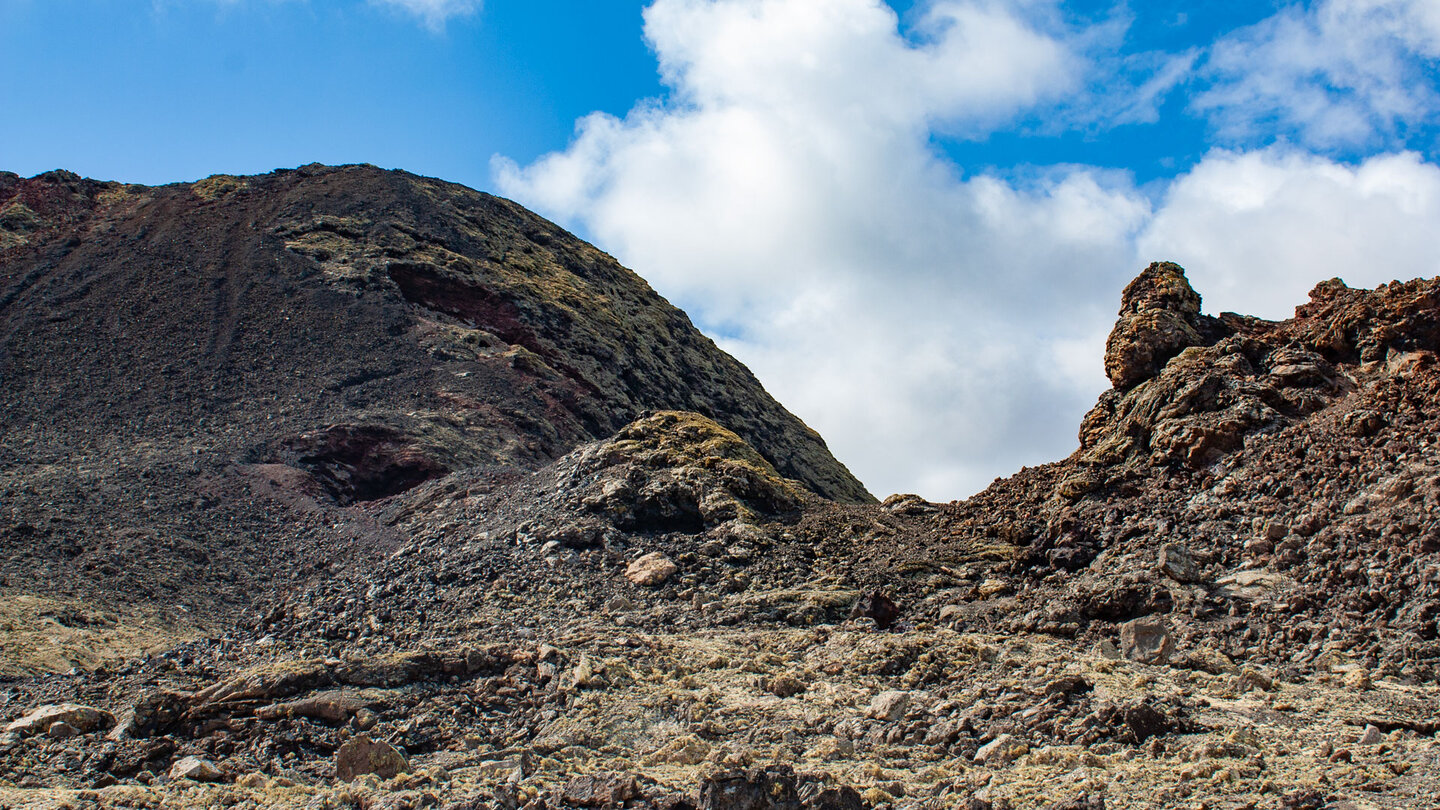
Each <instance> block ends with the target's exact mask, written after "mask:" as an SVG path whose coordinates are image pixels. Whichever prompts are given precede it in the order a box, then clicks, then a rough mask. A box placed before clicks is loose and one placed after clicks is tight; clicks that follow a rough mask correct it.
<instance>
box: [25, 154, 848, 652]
mask: <svg viewBox="0 0 1440 810" xmlns="http://www.w3.org/2000/svg"><path fill="white" fill-rule="evenodd" d="M0 233H3V234H4V235H5V236H4V239H3V241H0V379H3V380H4V385H3V386H0V549H3V551H4V553H3V554H0V560H3V562H0V577H3V579H0V590H3V592H4V593H5V594H6V597H5V598H6V599H15V598H17V597H19V596H21V595H24V596H27V597H35V598H39V599H45V600H52V602H53V603H54V604H53V605H52V604H46V605H43V606H39V607H38V608H37V609H36V610H34V611H27V612H25V613H24V615H19V616H16V617H14V620H15V621H17V622H27V623H28V622H43V621H44V619H45V615H46V614H47V612H53V613H54V614H55V615H54V619H55V621H56V622H58V623H59V624H60V625H61V626H62V627H63V628H65V630H66V632H67V634H69V635H73V636H75V638H74V640H73V641H71V640H70V639H66V640H65V647H64V648H63V649H60V650H53V651H52V650H47V649H46V644H45V643H44V640H43V639H44V638H45V637H47V634H46V633H42V632H41V628H40V627H38V626H37V627H36V633H35V635H34V636H33V637H32V638H33V641H34V642H35V643H34V646H33V647H30V646H22V647H17V648H16V649H15V650H14V651H10V650H7V651H6V654H5V656H4V657H5V658H6V659H10V660H0V668H3V669H5V670H9V671H15V670H16V669H22V670H32V671H33V670H34V669H39V668H57V669H61V670H63V669H66V668H68V666H69V663H68V662H67V659H69V661H71V662H73V661H80V660H85V659H87V658H88V655H87V650H88V649H97V648H98V649H102V650H103V649H106V648H108V647H112V646H113V647H125V646H127V641H128V640H129V639H130V638H132V637H133V638H136V639H137V641H139V642H140V643H136V644H134V646H130V649H132V650H134V649H143V647H144V646H145V643H144V641H149V640H150V638H151V636H152V635H153V633H152V632H151V631H152V630H154V629H158V628H165V629H166V630H167V632H168V633H171V634H173V633H174V632H176V631H177V630H180V629H181V628H187V627H188V628H190V629H191V630H192V632H204V631H205V630H206V629H209V628H213V627H218V626H220V624H223V622H225V621H228V620H230V619H233V616H234V613H235V611H236V610H237V609H239V608H241V607H243V606H244V605H245V604H247V603H248V602H249V601H250V600H251V598H252V595H253V594H254V593H256V592H265V591H268V590H270V589H273V588H285V587H289V586H290V585H291V584H293V583H294V582H295V581H303V580H305V579H308V578H311V577H313V576H316V575H319V576H323V575H324V572H325V571H326V570H327V568H328V566H330V565H335V564H341V563H343V561H344V560H346V559H347V558H351V557H354V556H356V555H359V556H364V555H366V554H369V553H372V552H373V551H374V550H377V549H383V548H385V547H387V546H392V545H393V544H395V543H396V542H397V541H398V540H399V538H398V537H396V536H395V535H393V534H390V533H387V532H385V531H384V530H381V529H378V528H377V527H376V526H374V524H373V521H370V520H369V519H368V518H367V517H366V516H365V515H364V514H363V513H360V512H352V513H349V514H345V515H343V516H340V517H338V518H334V517H327V516H326V513H327V512H328V511H329V509H328V507H329V506H330V505H331V504H334V505H338V506H350V505H357V504H360V505H363V504H373V503H378V502H383V501H384V500H385V499H387V498H393V497H394V496H396V495H397V494H400V493H402V492H405V491H407V490H409V489H411V488H413V487H415V486H418V485H420V484H422V483H424V482H427V481H432V480H435V479H437V478H442V477H444V476H445V475H446V474H448V473H450V472H451V471H454V470H459V469H470V470H474V469H484V470H488V471H489V473H490V475H491V476H492V477H498V478H501V479H503V478H504V477H505V476H510V475H515V474H521V473H524V472H527V471H530V470H534V469H537V468H539V467H542V466H544V465H545V464H548V463H550V462H551V461H553V460H555V459H557V458H559V457H561V456H563V455H565V454H566V453H568V452H569V451H570V450H572V449H574V448H575V447H577V446H579V445H581V444H583V443H586V442H591V441H594V440H597V439H604V438H608V437H610V436H612V435H613V434H614V433H615V432H616V431H618V430H619V429H620V428H622V427H624V426H625V425H626V424H627V423H629V422H631V421H632V420H634V419H636V418H637V417H639V416H641V415H643V414H644V413H646V412H648V411H651V410H663V409H680V410H684V411H690V412H696V413H699V414H703V415H704V416H706V417H708V418H710V419H713V420H715V421H716V422H717V423H718V424H720V425H723V426H724V427H725V428H726V429H727V430H729V431H733V432H734V434H735V435H737V436H739V437H741V439H743V441H744V442H748V443H749V447H754V448H761V449H760V450H758V451H756V450H750V449H748V447H747V452H749V453H751V454H752V455H756V454H757V452H758V456H763V457H764V459H765V461H764V464H765V465H766V466H773V467H774V468H775V469H777V470H779V471H780V472H781V473H782V474H783V475H785V476H788V477H790V478H793V479H795V480H797V481H799V482H800V486H802V487H804V488H808V489H810V490H811V491H814V492H817V493H819V494H821V495H823V496H825V497H830V498H834V499H838V500H842V501H867V500H869V499H870V496H869V495H868V493H866V491H865V490H864V488H863V487H862V486H861V485H860V484H859V482H858V481H856V480H855V479H854V477H853V476H851V475H850V474H849V473H848V472H847V471H846V470H845V468H844V467H843V466H842V465H840V464H839V463H838V462H837V461H835V459H834V458H832V457H831V456H830V454H829V452H828V451H827V450H826V448H825V445H824V443H823V442H822V441H821V440H820V438H819V436H817V435H816V434H815V433H814V432H813V431H811V430H810V429H809V428H807V427H806V426H805V425H804V424H802V423H801V422H800V421H799V420H798V419H796V418H795V417H794V416H792V415H791V414H789V413H788V412H786V411H785V410H784V409H783V408H782V407H781V406H780V405H778V404H777V403H776V402H775V401H774V400H773V399H771V398H770V397H769V396H768V395H767V394H766V393H765V392H764V390H763V389H762V388H761V387H760V385H759V383H758V382H757V381H756V380H755V378H754V377H753V375H751V374H750V372H749V371H748V370H746V369H745V368H744V367H743V366H741V365H740V364H739V363H737V362H736V361H735V360H734V359H733V358H731V357H729V356H728V355H726V354H725V353H723V352H721V351H720V350H719V349H717V348H716V347H715V345H714V344H713V343H712V342H711V341H710V340H709V339H707V338H706V337H704V336H703V335H701V334H700V333H699V332H698V331H697V330H696V329H694V327H693V326H692V325H691V324H690V322H689V320H688V319H687V318H686V316H685V315H684V313H682V312H680V311H679V310H677V309H675V308H674V307H672V306H670V305H669V304H668V303H666V302H665V301H664V300H663V299H662V298H660V297H659V296H658V295H656V294H655V292H654V291H652V290H651V289H650V288H649V287H648V286H647V285H646V284H645V283H644V282H643V281H642V280H641V279H639V278H638V277H637V276H636V275H635V274H634V273H632V272H630V271H629V270H627V269H625V268H623V267H621V266H620V265H619V264H617V263H616V262H615V260H614V259H612V258H611V257H609V256H607V255H605V254H603V253H601V252H600V251H598V250H596V249H595V248H593V247H591V246H589V245H586V244H584V243H582V242H580V241H579V240H577V239H575V238H574V237H573V236H571V235H569V234H567V233H565V232H564V231H562V230H560V229H559V228H558V227H556V226H555V225H553V224H551V223H549V222H546V221H545V220H543V219H540V218H539V217H537V216H535V215H533V214H531V213H529V212H528V211H525V210H524V209H522V208H520V207H519V206H517V205H515V204H514V203H511V202H509V201H506V200H503V199H499V198H496V197H492V196H490V195H487V194H482V193H479V192H475V191H472V190H470V189H466V188H463V187H461V186H457V185H453V184H449V183H443V182H440V181H438V180H432V179H428V178H421V177H416V176H414V175H410V174H406V173H403V172H392V171H382V170H380V169H376V168H373V167H368V166H350V167H341V168H328V167H322V166H307V167H304V168H301V169H298V170H294V171H278V172H275V173H272V174H269V175H264V176H257V177H227V176H216V177H212V178H209V179H207V180H203V181H200V182H198V183H190V184H177V185H172V186H164V187H158V188H149V187H143V186H136V185H124V184H119V183H106V182H96V181H92V180H86V179H82V178H80V177H77V176H76V175H74V174H71V173H68V172H50V173H47V174H44V175H40V176H38V177H34V178H29V179H22V178H19V177H17V176H15V175H13V174H5V173H0ZM758 456H757V457H758ZM275 503H292V504H301V505H302V506H304V508H305V509H308V511H309V516H308V517H304V516H301V517H295V516H290V517H287V518H286V519H283V520H280V519H277V518H276V510H275V508H273V504H275ZM311 504H317V505H315V506H313V507H312V506H310V505H311ZM296 561H299V563H298V565H297V564H295V562H296ZM97 613H98V614H99V615H98V616H97V615H95V614H97ZM34 614H39V615H38V616H37V615H34ZM6 618H7V619H8V618H11V617H6ZM54 636H55V634H54V633H53V632H51V633H48V637H54ZM12 653H13V656H14V657H13V658H12V657H11V656H12ZM22 659H23V660H22Z"/></svg>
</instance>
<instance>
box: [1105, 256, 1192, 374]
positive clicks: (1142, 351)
mask: <svg viewBox="0 0 1440 810" xmlns="http://www.w3.org/2000/svg"><path fill="white" fill-rule="evenodd" d="M1212 329H1213V328H1212V324H1211V319H1208V318H1206V317H1205V316H1203V315H1201V314H1200V295H1199V294H1198V293H1196V292H1195V290H1194V289H1192V288H1191V287H1190V282H1189V281H1187V280H1186V278H1185V271H1184V270H1183V269H1182V268H1181V267H1180V265H1178V264H1174V263H1171V262H1156V263H1155V264H1152V265H1150V266H1149V267H1147V268H1145V270H1144V271H1143V272H1142V273H1141V274H1140V275H1139V276H1137V277H1136V278H1135V280H1134V281H1131V282H1130V283H1129V284H1128V285H1126V287H1125V293H1124V295H1123V296H1122V297H1121V299H1120V320H1119V321H1117V322H1116V324H1115V328H1114V330H1112V331H1111V332H1110V338H1109V340H1107V341H1106V342H1105V373H1106V374H1107V375H1108V376H1109V377H1110V382H1111V383H1113V384H1114V385H1115V388H1117V389H1119V390H1122V391H1124V390H1126V389H1129V388H1133V387H1134V386H1135V385H1137V384H1138V383H1141V382H1143V381H1145V380H1148V379H1150V378H1151V377H1154V376H1155V375H1156V374H1157V373H1158V372H1159V371H1160V369H1162V368H1164V367H1165V364H1166V363H1167V362H1169V361H1170V358H1172V357H1174V356H1175V355H1177V354H1179V353H1180V352H1181V351H1182V350H1184V349H1185V348H1187V347H1190V346H1198V345H1200V344H1202V343H1204V342H1205V338H1206V333H1207V332H1210V331H1212Z"/></svg>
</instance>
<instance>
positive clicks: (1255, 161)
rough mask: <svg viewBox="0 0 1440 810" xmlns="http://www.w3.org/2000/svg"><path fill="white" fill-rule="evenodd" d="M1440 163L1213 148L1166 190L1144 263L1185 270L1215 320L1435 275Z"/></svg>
mask: <svg viewBox="0 0 1440 810" xmlns="http://www.w3.org/2000/svg"><path fill="white" fill-rule="evenodd" d="M1437 245H1440V167H1437V166H1435V165H1434V164H1430V163H1426V162H1424V161H1423V160H1422V159H1421V158H1420V157H1419V156H1418V155H1416V154H1414V153H1401V154H1387V155H1378V156H1375V157H1371V158H1369V159H1367V160H1365V161H1364V162H1363V163H1360V164H1358V165H1355V166H1348V165H1345V164H1341V163H1336V162H1333V161H1330V160H1326V159H1324V158H1320V157H1316V156H1313V155H1307V154H1304V153H1300V152H1296V151H1293V150H1284V149H1268V150H1265V151H1261V152H1251V153H1246V154H1239V153H1231V152H1217V153H1215V154H1213V155H1211V156H1209V157H1208V158H1206V159H1205V160H1204V161H1203V162H1202V163H1201V164H1200V165H1198V166H1196V167H1195V168H1194V169H1193V170H1192V171H1190V172H1189V173H1188V174H1186V175H1184V176H1183V177H1180V178H1178V179H1177V180H1176V181H1175V182H1174V183H1173V184H1172V185H1171V187H1170V189H1169V191H1168V193H1167V194H1166V197H1165V201H1164V204H1163V206H1162V207H1161V208H1160V210H1159V211H1158V212H1157V214H1156V216H1155V219H1154V220H1153V221H1152V222H1151V223H1150V225H1149V227H1147V228H1146V230H1145V233H1144V234H1143V235H1142V236H1141V238H1140V239H1139V241H1138V248H1139V251H1140V253H1141V255H1145V256H1153V257H1156V258H1167V259H1173V260H1175V261H1177V262H1179V263H1180V264H1181V265H1183V266H1184V267H1185V268H1186V271H1187V274H1188V275H1189V276H1190V280H1191V282H1192V283H1193V284H1194V285H1195V287H1196V289H1197V290H1199V291H1200V293H1201V295H1202V296H1203V297H1204V299H1205V309H1206V311H1208V312H1220V311H1224V310H1230V311H1237V312H1244V313H1245V314H1247V315H1259V316H1261V317H1266V318H1275V319H1278V318H1288V317H1290V316H1291V315H1293V314H1294V308H1295V307H1296V306H1297V305H1299V304H1302V303H1304V302H1305V301H1306V300H1308V299H1307V297H1306V293H1307V292H1309V290H1310V288H1312V287H1314V286H1315V284H1316V283H1317V282H1319V281H1321V280H1324V279H1327V278H1333V277H1339V278H1342V279H1344V280H1345V282H1346V283H1347V284H1349V285H1350V286H1352V287H1374V286H1376V285H1378V284H1383V283H1385V282H1388V281H1393V280H1395V279H1410V278H1416V277H1430V276H1435V275H1440V251H1437V249H1436V246H1437Z"/></svg>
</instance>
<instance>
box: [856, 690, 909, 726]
mask: <svg viewBox="0 0 1440 810" xmlns="http://www.w3.org/2000/svg"><path fill="white" fill-rule="evenodd" d="M909 706H910V693H909V692H897V691H894V690H891V691H888V692H881V693H880V694H878V695H876V696H875V698H874V699H873V700H871V701H870V707H869V708H868V709H866V710H865V715H866V716H867V717H873V718H875V719H876V720H885V721H888V722H891V723H894V722H895V721H897V720H899V719H900V718H901V717H904V716H905V710H906V709H907V708H909Z"/></svg>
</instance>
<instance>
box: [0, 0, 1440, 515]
mask: <svg viewBox="0 0 1440 810" xmlns="http://www.w3.org/2000/svg"><path fill="white" fill-rule="evenodd" d="M0 70H3V75H4V76H6V77H7V80H6V81H3V82H0V169H6V170H9V171H15V172H19V173H21V174H24V175H31V174H35V173H38V172H42V171H46V170H48V169H52V168H62V167H63V168H68V169H71V170H74V171H77V172H80V173H82V174H85V175H89V176H92V177H97V178H105V179H117V180H124V181H130V182H143V183H163V182H170V181H180V180H194V179H198V178H200V177H204V176H206V175H209V174H213V173H221V172H224V173H253V172H264V171H268V170H270V169H273V168H277V167H288V166H295V165H299V164H302V163H308V162H311V161H320V162H325V163H343V162H368V163H374V164H377V165H380V166H385V167H397V168H403V169H407V170H410V171H414V172H417V173H421V174H427V175H434V176H439V177H443V178H445V179H448V180H454V181H457V182H461V183H465V184H467V185H470V186H473V187H477V188H481V189H486V190H491V191H496V192H497V193H501V194H504V195H505V196H509V197H512V198H514V199H517V200H519V201H520V202H522V203H524V204H526V205H528V206H530V207H532V208H534V209H536V210H537V211H539V212H540V213H542V214H544V215H546V216H549V217H551V218H553V219H555V220H557V221H559V222H561V223H562V224H564V225H565V226H567V227H569V228H571V229H573V230H575V231H576V232H578V233H580V234H581V235H582V236H585V237H586V238H589V239H591V240H592V241H594V242H596V243H597V244H598V245H600V246H601V247H602V248H604V249H605V250H608V251H610V252H611V253H613V254H615V255H616V256H617V257H618V258H619V259H621V261H623V262H625V263H626V264H627V265H629V266H631V267H633V268H634V269H636V270H637V271H638V272H639V273H640V274H641V275H642V276H644V277H645V278H646V279H647V280H649V281H650V282H651V283H652V284H653V285H654V286H656V288H657V289H659V290H660V292H662V293H663V294H665V295H666V296H667V297H669V298H670V299H671V300H672V301H674V302H675V303H677V304H678V305H680V306H682V307H684V308H685V309H686V310H687V311H689V312H690V313H691V315H692V317H693V318H694V319H695V320H696V321H697V323H698V324H699V325H700V326H701V327H702V328H703V329H705V330H706V331H707V332H709V333H710V334H711V335H712V336H714V337H715V338H716V339H717V340H718V341H719V342H720V343H721V345H722V346H724V347H725V348H727V349H728V350H730V351H731V352H733V353H734V354H736V355H737V356H738V357H740V359H742V360H743V361H745V362H746V363H747V364H749V365H750V366H751V367H752V368H753V369H754V370H755V371H756V373H757V374H758V375H759V376H760V378H761V380H762V381H763V382H765V384H766V385H767V387H768V388H770V390H771V391H772V393H774V394H776V396H777V397H778V398H779V399H780V400H781V401H782V402H784V403H785V404H786V405H787V406H789V407H791V408H792V410H795V411H796V412H797V413H798V414H799V415H800V416H802V417H803V418H804V419H806V421H808V422H809V423H810V424H811V425H812V426H814V427H816V428H817V429H818V430H820V431H821V433H822V434H823V435H825V436H826V438H827V440H828V441H829V442H830V444H831V446H832V449H834V450H835V452H836V454H837V455H838V456H839V457H840V458H841V460H842V461H845V462H846V463H847V464H849V465H850V466H851V467H852V468H853V469H854V470H855V471H856V473H857V474H858V475H860V477H861V478H862V480H864V481H866V483H867V484H869V485H870V486H871V487H872V489H874V490H875V491H877V492H878V493H879V494H881V495H884V494H886V493H888V492H892V491H917V492H920V493H922V494H924V495H926V496H928V497H931V498H936V499H942V498H950V497H958V496H963V495H966V494H969V493H970V492H973V491H975V490H976V489H978V488H980V487H982V486H984V485H985V484H986V483H988V482H989V480H990V479H991V478H993V477H994V476H996V475H1001V474H1004V473H1007V472H1010V471H1012V470H1014V469H1015V468H1017V467H1018V466H1020V465H1021V464H1034V463H1039V462H1043V461H1047V460H1053V459H1056V458H1059V457H1062V456H1064V455H1065V454H1067V453H1069V452H1070V451H1071V450H1073V449H1074V446H1075V429H1076V426H1077V425H1078V422H1079V419H1080V417H1081V416H1082V415H1083V413H1084V412H1085V410H1086V409H1087V408H1088V407H1089V406H1090V405H1091V404H1093V402H1094V399H1095V396H1096V395H1098V393H1099V392H1100V391H1101V390H1103V388H1105V387H1106V386H1107V382H1106V380H1105V379H1104V375H1103V371H1102V369H1101V362H1100V358H1101V354H1102V352H1103V345H1104V339H1105V335H1106V333H1107V332H1108V330H1109V328H1110V325H1111V324H1112V323H1113V319H1114V310H1115V307H1116V306H1117V303H1118V296H1119V291H1120V289H1121V288H1122V287H1123V285H1124V283H1125V282H1126V281H1127V280H1128V279H1129V278H1131V277H1132V276H1133V275H1134V274H1135V273H1136V272H1137V271H1138V270H1139V269H1140V268H1141V267H1143V266H1144V264H1145V263H1147V262H1149V261H1152V260H1157V259H1171V260H1177V261H1180V262H1181V263H1182V264H1183V265H1185V266H1186V268H1187V270H1188V271H1189V274H1190V277H1191V280H1192V282H1193V283H1194V284H1195V286H1196V288H1197V289H1198V290H1199V292H1200V293H1201V294H1202V295H1203V296H1205V298H1206V304H1207V309H1208V310H1210V311H1219V310H1222V309H1230V310H1236V311H1244V312H1249V313H1254V314H1259V315H1262V316H1265V317H1272V318H1278V317H1285V316H1286V315H1287V314H1288V313H1289V312H1290V309H1291V308H1292V307H1294V306H1295V305H1297V304H1299V303H1302V302H1303V301H1304V300H1305V292H1306V291H1307V290H1308V289H1309V288H1310V287H1312V286H1313V285H1314V284H1315V283H1316V282H1318V281H1320V280H1323V279H1325V278H1329V277H1331V276H1340V277H1342V278H1344V279H1345V280H1346V281H1347V282H1349V283H1351V284H1354V285H1356V286H1371V285H1374V284H1378V283H1383V282H1384V281H1388V280H1390V279H1391V278H1396V277H1412V276H1417V275H1426V276H1433V275H1437V274H1440V261H1437V249H1436V247H1435V246H1436V245H1440V166H1437V160H1440V154H1437V149H1440V3H1436V2H1434V0H1314V1H1313V2H1308V3H1302V2H1284V1H1283V0H1250V1H1249V2H1239V1H1238V0H1212V1H1211V2H1206V3H1194V2H1179V1H1178V0H1151V1H1149V2H1139V0H1134V2H1129V3H1126V2H1118V3H1117V2H1104V1H1103V0H1072V1H1071V2H1065V0H895V2H892V3H890V4H888V5H886V4H884V3H882V2H881V0H650V2H644V3H638V2H637V3H630V2H611V1H607V2H562V1H561V0H525V1H524V2H520V1H519V0H485V2H483V3H482V2H479V0H145V1H144V2H140V1H135V0H0Z"/></svg>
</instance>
